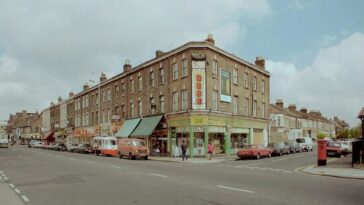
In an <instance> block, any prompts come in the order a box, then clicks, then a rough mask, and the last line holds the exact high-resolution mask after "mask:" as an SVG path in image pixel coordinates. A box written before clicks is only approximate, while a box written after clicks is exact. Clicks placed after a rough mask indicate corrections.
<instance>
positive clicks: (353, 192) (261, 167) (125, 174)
mask: <svg viewBox="0 0 364 205" xmlns="http://www.w3.org/2000/svg"><path fill="white" fill-rule="evenodd" d="M316 156H317V154H316V152H304V153H296V154H290V155H284V156H282V157H272V158H262V159H260V160H256V159H247V160H235V159H234V160H230V159H227V160H225V161H219V162H217V160H223V159H219V156H215V157H214V158H213V160H212V161H213V162H214V163H210V162H208V163H206V161H208V160H206V159H201V158H200V159H199V158H193V159H191V162H192V161H193V163H188V162H184V163H179V162H168V163H166V162H164V161H155V160H128V159H119V158H118V157H103V156H95V155H90V154H77V153H67V152H56V151H50V150H41V149H35V148H27V147H26V146H13V147H11V148H9V149H0V171H2V172H3V173H5V175H6V177H7V180H6V183H5V184H4V185H7V186H2V188H5V191H4V192H3V191H2V190H0V204H1V205H2V204H4V205H7V204H11V203H17V202H21V201H19V198H20V199H21V200H22V199H23V197H21V196H24V197H26V198H25V199H27V200H28V201H27V202H26V201H23V203H25V204H26V205H32V204H34V205H68V204H69V205H74V204H78V205H80V204H81V205H82V204H87V205H100V204H105V205H113V204H135V205H138V204H159V205H164V204H165V205H170V204H173V205H179V204H181V205H185V204H202V205H222V204H223V205H230V204H231V205H236V204H242V203H244V204H245V203H248V204H259V205H260V204H270V205H276V204H277V205H286V204H287V205H291V204H295V205H306V204H315V205H320V204H332V205H341V204H353V205H356V204H358V205H359V204H360V205H361V204H362V202H363V201H364V195H363V194H362V188H363V186H364V181H363V180H348V179H342V178H334V177H323V176H317V175H308V174H303V173H301V172H295V170H296V169H297V168H299V167H305V166H307V165H309V164H312V163H314V162H315V161H316ZM188 160H190V159H188ZM188 160H187V161H188ZM9 184H12V185H13V186H14V188H12V187H10V185H9ZM15 189H17V190H18V192H20V193H21V194H17V192H16V191H15ZM14 194H15V195H14ZM3 197H5V198H7V199H8V201H9V202H11V203H3V201H2V199H3Z"/></svg>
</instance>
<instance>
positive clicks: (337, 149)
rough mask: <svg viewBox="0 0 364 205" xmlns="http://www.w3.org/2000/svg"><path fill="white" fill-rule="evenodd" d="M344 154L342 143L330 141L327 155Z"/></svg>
mask: <svg viewBox="0 0 364 205" xmlns="http://www.w3.org/2000/svg"><path fill="white" fill-rule="evenodd" d="M341 155H342V149H341V144H340V143H339V142H328V143H327V146H326V156H327V157H331V156H334V157H338V158H340V157H341Z"/></svg>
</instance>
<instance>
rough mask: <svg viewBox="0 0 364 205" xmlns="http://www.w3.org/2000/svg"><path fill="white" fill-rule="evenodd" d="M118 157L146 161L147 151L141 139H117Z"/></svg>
mask: <svg viewBox="0 0 364 205" xmlns="http://www.w3.org/2000/svg"><path fill="white" fill-rule="evenodd" d="M118 153H119V157H120V158H123V157H124V156H126V157H128V158H129V159H141V158H143V159H145V160H147V159H148V156H149V153H150V152H149V149H148V148H147V147H146V146H145V142H144V140H141V139H130V138H127V139H119V141H118Z"/></svg>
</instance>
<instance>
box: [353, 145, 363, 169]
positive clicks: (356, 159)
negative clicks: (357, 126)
mask: <svg viewBox="0 0 364 205" xmlns="http://www.w3.org/2000/svg"><path fill="white" fill-rule="evenodd" d="M351 144H352V155H351V157H352V166H354V164H360V158H361V163H364V153H363V151H362V148H363V141H362V139H360V140H357V141H353V142H352V143H351ZM360 154H361V155H362V156H361V157H360Z"/></svg>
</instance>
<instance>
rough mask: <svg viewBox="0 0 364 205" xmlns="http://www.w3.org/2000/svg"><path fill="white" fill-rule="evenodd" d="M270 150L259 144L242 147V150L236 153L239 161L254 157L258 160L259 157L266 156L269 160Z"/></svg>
mask: <svg viewBox="0 0 364 205" xmlns="http://www.w3.org/2000/svg"><path fill="white" fill-rule="evenodd" d="M272 152H273V151H272V150H271V149H269V148H266V147H265V146H264V145H261V144H252V145H244V146H243V148H242V149H240V150H239V151H238V153H237V155H238V157H239V158H240V159H243V158H248V157H254V158H256V159H260V157H265V156H267V157H268V158H270V157H271V156H272Z"/></svg>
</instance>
